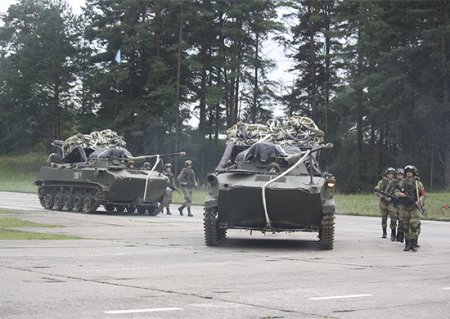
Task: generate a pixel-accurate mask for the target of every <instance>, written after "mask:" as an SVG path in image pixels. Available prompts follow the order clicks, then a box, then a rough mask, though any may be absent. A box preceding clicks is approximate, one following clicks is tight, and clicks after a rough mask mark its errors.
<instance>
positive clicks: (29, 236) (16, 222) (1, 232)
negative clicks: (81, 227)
mask: <svg viewBox="0 0 450 319" xmlns="http://www.w3.org/2000/svg"><path fill="white" fill-rule="evenodd" d="M5 213H7V212H5V211H0V214H5ZM28 227H41V228H44V227H45V228H54V227H60V226H57V225H47V224H39V223H34V222H30V221H27V220H22V219H18V218H14V217H4V216H1V217H0V240H36V239H41V240H44V239H45V240H55V239H80V238H79V237H74V236H66V235H59V234H47V233H36V232H28V231H23V230H17V229H16V228H28Z"/></svg>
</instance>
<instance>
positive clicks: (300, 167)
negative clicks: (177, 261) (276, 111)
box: [204, 118, 335, 249]
mask: <svg viewBox="0 0 450 319" xmlns="http://www.w3.org/2000/svg"><path fill="white" fill-rule="evenodd" d="M296 120H297V122H300V123H298V124H297V125H294V128H292V123H291V124H290V125H288V127H287V128H286V127H283V126H281V124H280V123H277V122H275V123H276V125H273V122H272V123H269V124H268V125H267V126H266V127H261V126H259V127H257V129H258V130H259V131H260V132H259V133H258V136H256V138H253V139H252V138H250V136H249V135H250V134H249V133H251V132H252V131H254V129H255V127H254V126H253V127H252V126H251V125H246V124H242V123H238V125H237V126H236V127H234V129H233V130H234V131H236V132H237V133H236V132H235V133H233V137H232V138H230V137H229V140H230V141H229V142H228V144H227V147H226V149H225V152H224V155H223V157H222V159H221V161H220V163H219V165H218V167H217V168H216V170H215V172H214V173H212V174H209V175H208V184H209V192H208V195H207V196H206V200H205V213H204V235H205V243H206V245H208V246H218V245H220V244H221V243H222V241H223V240H225V238H226V233H227V230H228V229H245V230H250V231H261V232H263V233H266V232H267V233H270V232H271V233H276V232H297V231H303V232H318V234H319V236H318V237H319V247H320V248H321V249H333V248H334V226H335V225H334V212H335V202H334V198H333V195H334V186H335V179H334V177H333V176H332V175H331V174H329V173H327V172H323V171H322V170H321V169H320V167H319V153H320V151H321V150H323V149H328V148H331V147H332V144H325V145H324V144H321V142H322V141H323V133H321V131H320V130H318V129H317V127H315V126H314V125H315V124H314V123H313V122H312V121H311V120H309V119H308V118H301V119H298V118H297V119H296ZM291 121H293V122H294V123H295V119H291ZM305 121H306V123H304V122H305ZM302 123H303V124H302ZM313 124H314V125H313ZM261 129H262V130H261ZM288 129H290V130H291V131H290V132H289V130H288ZM305 131H306V134H303V133H305ZM261 132H262V133H261ZM280 132H284V135H283V134H281V135H280ZM286 132H288V133H287V136H288V137H286ZM300 132H302V136H299V133H300ZM229 133H230V132H229ZM229 135H230V134H229ZM274 137H276V138H274Z"/></svg>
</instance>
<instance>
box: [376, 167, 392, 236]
mask: <svg viewBox="0 0 450 319" xmlns="http://www.w3.org/2000/svg"><path fill="white" fill-rule="evenodd" d="M394 173H395V169H394V168H393V167H388V168H387V169H386V171H385V172H384V177H383V178H382V179H381V180H380V181H379V182H378V184H377V186H375V191H381V192H384V193H385V192H386V188H387V187H388V185H389V183H390V182H392V181H393V179H394ZM376 194H377V196H378V197H380V205H379V206H380V215H381V228H382V230H383V234H382V236H381V238H386V236H387V232H386V228H387V218H388V216H389V210H388V208H389V203H390V202H391V199H390V198H389V197H387V196H384V195H382V194H380V193H378V192H377V193H376ZM391 224H392V220H391ZM391 227H392V226H391Z"/></svg>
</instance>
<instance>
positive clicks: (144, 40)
mask: <svg viewBox="0 0 450 319" xmlns="http://www.w3.org/2000/svg"><path fill="white" fill-rule="evenodd" d="M448 13H449V4H448V0H424V1H421V0H404V1H356V0H340V1H338V0H285V1H283V0H117V1H111V0H86V3H85V6H84V7H83V9H82V13H81V14H80V15H75V14H74V13H73V12H72V11H71V8H70V6H68V4H67V3H66V2H65V1H64V0H19V1H17V3H16V4H14V5H11V6H10V7H9V9H8V11H7V12H6V13H5V14H3V15H2V16H1V17H0V18H1V24H0V87H1V90H0V121H1V126H0V154H20V153H27V152H31V151H40V152H43V151H44V150H45V151H48V147H49V146H48V145H49V142H50V141H52V140H53V139H65V138H67V137H69V136H71V135H73V134H75V133H77V132H82V133H89V132H91V131H93V130H102V129H106V128H110V129H113V130H115V131H117V132H118V133H119V134H122V135H123V136H124V137H125V139H126V141H127V143H128V146H129V148H130V150H131V151H132V152H133V153H135V154H144V153H156V152H158V153H171V152H174V151H179V150H184V151H187V152H188V153H189V155H190V158H191V159H192V160H193V161H194V168H196V169H197V170H196V171H197V175H199V176H201V177H203V176H205V174H206V173H207V172H209V171H211V170H213V169H214V167H215V165H216V164H217V162H218V160H219V158H220V156H221V153H222V151H223V147H224V141H223V139H221V136H222V134H223V133H224V132H225V130H226V128H228V127H230V126H231V125H233V124H235V123H236V122H237V121H244V122H248V123H265V121H267V120H268V119H270V118H272V117H274V113H273V108H274V105H280V104H281V105H282V108H283V111H284V113H285V117H284V118H287V117H289V116H292V115H303V116H309V117H311V118H312V119H313V120H314V121H315V122H316V123H317V125H318V126H319V127H320V128H322V129H323V130H324V131H325V133H326V140H327V141H328V142H333V143H334V145H335V148H334V150H332V151H331V152H330V151H328V152H326V153H323V154H322V161H323V166H324V168H326V169H327V170H328V171H330V172H333V173H334V174H335V175H336V177H337V180H338V184H339V190H341V191H344V192H359V191H367V190H370V189H371V188H372V187H373V185H374V184H375V183H376V180H377V179H379V177H380V175H381V174H382V173H383V171H384V169H385V168H386V167H387V166H394V167H401V166H405V165H406V164H413V165H416V166H417V168H418V169H419V171H420V175H421V177H422V179H423V180H424V183H425V184H426V185H429V186H430V187H432V188H433V189H442V188H445V187H449V185H450V105H449V68H450V63H449V50H448V39H449V35H450V28H449V23H448ZM268 39H272V40H271V41H276V44H277V45H280V46H283V47H284V48H285V52H286V56H287V57H286V58H287V59H290V61H291V62H292V70H290V72H291V73H292V74H295V75H296V78H295V80H294V82H293V83H288V84H286V83H276V82H275V81H273V79H270V78H269V77H268V74H269V72H270V71H271V70H273V68H275V67H276V62H277V61H274V60H273V58H272V57H270V55H267V54H265V53H264V46H265V45H266V44H267V41H268ZM272 43H273V42H272ZM119 50H120V59H119V55H118V52H119ZM116 60H117V61H116ZM280 92H281V93H280ZM192 121H194V122H196V123H198V126H197V125H195V127H192V126H191V125H189V123H191V122H192ZM180 163H181V162H180Z"/></svg>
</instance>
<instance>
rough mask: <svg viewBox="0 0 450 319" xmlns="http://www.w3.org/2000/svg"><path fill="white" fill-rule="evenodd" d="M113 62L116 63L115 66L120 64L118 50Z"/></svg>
mask: <svg viewBox="0 0 450 319" xmlns="http://www.w3.org/2000/svg"><path fill="white" fill-rule="evenodd" d="M114 60H115V61H116V62H117V64H119V63H120V61H121V56H120V49H119V50H117V53H116V57H115V58H114Z"/></svg>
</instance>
